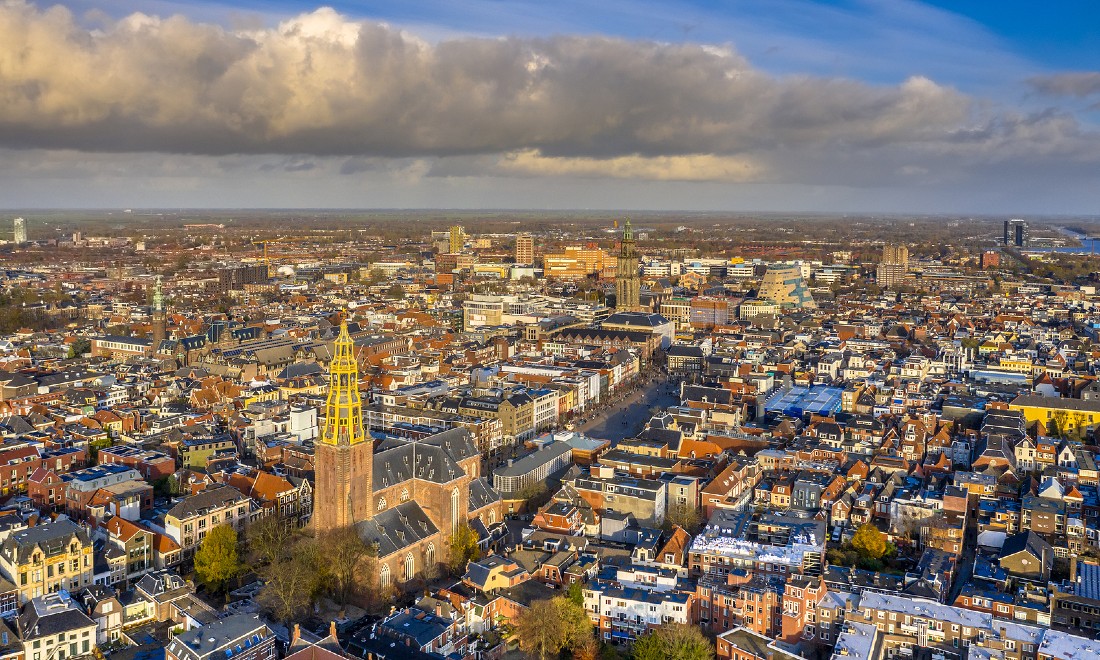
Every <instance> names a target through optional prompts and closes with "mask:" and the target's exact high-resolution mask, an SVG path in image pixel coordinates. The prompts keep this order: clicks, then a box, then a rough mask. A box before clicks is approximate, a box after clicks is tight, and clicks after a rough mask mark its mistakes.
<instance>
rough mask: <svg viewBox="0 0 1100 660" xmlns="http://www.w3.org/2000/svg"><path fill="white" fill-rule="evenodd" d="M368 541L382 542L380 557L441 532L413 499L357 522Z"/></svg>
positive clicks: (361, 535)
mask: <svg viewBox="0 0 1100 660" xmlns="http://www.w3.org/2000/svg"><path fill="white" fill-rule="evenodd" d="M355 528H356V531H357V532H358V533H359V538H361V539H363V542H364V543H368V544H378V556H379V557H388V556H390V555H392V554H394V553H395V552H399V551H400V550H402V549H404V548H407V547H409V546H412V545H415V544H417V543H419V542H420V541H422V540H424V539H426V538H428V537H430V536H434V535H435V534H438V533H439V529H438V528H436V526H435V524H434V523H433V522H432V519H431V518H429V517H428V514H427V513H425V512H424V509H422V508H420V504H419V503H418V502H416V501H413V500H410V501H408V502H402V503H401V504H398V505H397V506H395V507H393V508H391V509H387V510H385V511H383V512H382V513H379V514H378V515H376V516H374V517H373V518H371V519H370V520H363V521H360V522H358V523H356V525H355Z"/></svg>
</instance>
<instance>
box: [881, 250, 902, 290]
mask: <svg viewBox="0 0 1100 660" xmlns="http://www.w3.org/2000/svg"><path fill="white" fill-rule="evenodd" d="M907 272H909V248H907V247H905V246H904V245H892V244H890V243H887V244H886V245H884V246H882V261H881V262H879V265H878V268H877V269H876V270H875V279H876V280H878V285H879V286H881V287H884V288H889V287H892V286H895V285H898V284H901V282H902V280H904V279H905V274H906V273H907Z"/></svg>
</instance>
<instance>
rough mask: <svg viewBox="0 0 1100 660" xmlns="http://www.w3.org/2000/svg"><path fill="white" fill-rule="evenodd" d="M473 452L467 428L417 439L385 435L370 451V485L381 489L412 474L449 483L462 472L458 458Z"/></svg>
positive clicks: (469, 455)
mask: <svg viewBox="0 0 1100 660" xmlns="http://www.w3.org/2000/svg"><path fill="white" fill-rule="evenodd" d="M477 453H478V452H477V447H476V446H475V445H474V443H473V440H472V439H471V437H470V434H469V432H468V431H466V430H465V429H461V428H455V429H449V430H447V431H443V432H441V433H436V434H435V435H431V436H428V437H426V438H420V439H417V440H406V439H399V438H389V439H386V440H385V441H383V442H382V443H380V444H379V445H378V447H377V448H376V450H375V454H374V467H373V485H374V489H375V490H376V491H377V490H382V489H385V488H389V487H391V486H394V485H396V484H399V483H402V482H405V481H409V480H411V479H413V478H416V479H421V480H424V481H431V482H434V483H441V484H445V483H449V482H451V481H454V480H455V479H458V478H460V477H464V476H466V471H465V470H464V469H462V466H461V465H459V464H458V463H459V461H462V460H465V459H467V458H471V457H473V456H477Z"/></svg>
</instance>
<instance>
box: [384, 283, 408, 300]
mask: <svg viewBox="0 0 1100 660" xmlns="http://www.w3.org/2000/svg"><path fill="white" fill-rule="evenodd" d="M386 297H387V298H389V299H390V300H401V299H402V298H404V297H405V287H403V286H401V285H400V284H394V285H393V286H391V287H390V288H388V289H386Z"/></svg>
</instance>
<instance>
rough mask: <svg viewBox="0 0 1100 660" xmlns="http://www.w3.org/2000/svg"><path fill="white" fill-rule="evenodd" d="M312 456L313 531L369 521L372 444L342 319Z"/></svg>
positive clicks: (352, 351) (352, 344) (351, 346)
mask: <svg viewBox="0 0 1100 660" xmlns="http://www.w3.org/2000/svg"><path fill="white" fill-rule="evenodd" d="M314 452H315V453H314V475H315V476H314V482H315V484H316V485H315V486H314V491H313V496H314V500H313V502H314V504H313V526H314V530H315V531H316V532H317V533H318V534H324V533H326V532H330V531H333V530H337V529H341V528H344V527H348V526H350V525H354V524H355V523H357V522H359V521H361V520H367V519H369V518H370V517H371V506H370V505H371V478H372V475H371V471H372V470H373V462H374V461H373V459H374V454H373V452H374V443H373V442H371V440H370V438H369V437H367V435H366V433H365V431H364V429H363V402H362V400H361V399H360V397H359V364H358V362H356V359H355V342H353V341H352V339H351V336H350V335H349V334H348V324H347V321H344V322H343V323H341V324H340V336H339V337H337V338H336V344H335V346H334V347H333V356H332V362H331V364H330V365H329V385H328V399H327V400H326V401H325V425H324V429H323V430H322V432H321V439H320V441H319V442H318V443H317V445H316V447H315V449H314Z"/></svg>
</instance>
